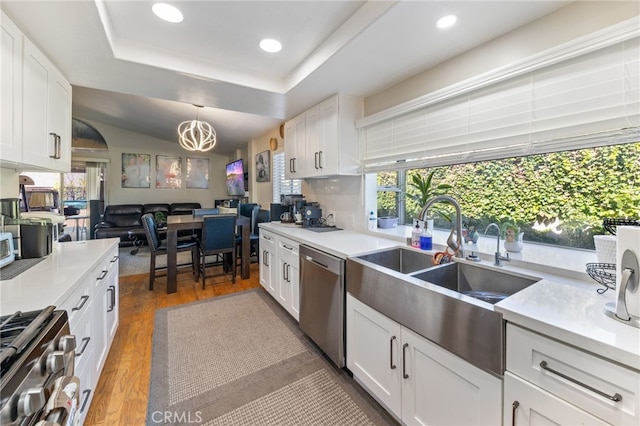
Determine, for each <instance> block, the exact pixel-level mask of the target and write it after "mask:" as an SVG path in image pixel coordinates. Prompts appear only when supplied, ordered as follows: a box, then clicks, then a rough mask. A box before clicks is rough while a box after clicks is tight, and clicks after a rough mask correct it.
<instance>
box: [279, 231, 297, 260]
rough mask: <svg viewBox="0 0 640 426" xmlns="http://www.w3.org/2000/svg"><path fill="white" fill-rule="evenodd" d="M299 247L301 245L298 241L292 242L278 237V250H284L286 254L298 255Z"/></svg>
mask: <svg viewBox="0 0 640 426" xmlns="http://www.w3.org/2000/svg"><path fill="white" fill-rule="evenodd" d="M298 246H299V243H298V242H297V241H293V240H290V239H288V238H285V237H280V236H279V237H278V250H283V251H285V252H289V253H292V254H294V255H295V256H297V255H298Z"/></svg>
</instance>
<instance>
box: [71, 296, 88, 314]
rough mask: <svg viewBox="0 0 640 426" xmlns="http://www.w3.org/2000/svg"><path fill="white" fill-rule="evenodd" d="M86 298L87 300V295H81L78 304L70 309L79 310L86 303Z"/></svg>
mask: <svg viewBox="0 0 640 426" xmlns="http://www.w3.org/2000/svg"><path fill="white" fill-rule="evenodd" d="M87 300H89V296H82V297H81V298H80V304H78V306H75V307H74V308H72V309H71V310H72V311H79V310H80V309H82V308H83V307H84V304H85V303H87Z"/></svg>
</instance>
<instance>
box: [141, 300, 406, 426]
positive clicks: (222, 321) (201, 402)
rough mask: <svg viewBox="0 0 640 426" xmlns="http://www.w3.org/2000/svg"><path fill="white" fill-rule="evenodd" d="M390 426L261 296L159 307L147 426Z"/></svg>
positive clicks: (282, 312)
mask: <svg viewBox="0 0 640 426" xmlns="http://www.w3.org/2000/svg"><path fill="white" fill-rule="evenodd" d="M161 424H172V425H173V424H190V425H193V424H201V425H287V426H288V425H332V426H333V425H363V426H364V425H389V424H396V422H395V421H394V420H393V419H392V418H390V417H389V415H388V414H387V413H386V412H385V411H384V410H383V409H382V408H381V407H380V406H379V405H378V404H377V403H376V402H375V401H374V400H373V399H372V398H371V397H370V396H369V395H367V394H366V392H365V391H364V390H363V389H362V388H361V387H360V386H359V385H357V384H356V383H355V382H354V381H353V379H352V378H350V377H349V376H348V375H347V373H346V372H345V371H343V370H339V369H337V368H335V366H333V365H332V364H331V363H330V362H329V361H328V360H327V359H326V358H325V357H324V356H323V355H322V354H321V353H320V352H319V351H318V349H317V348H316V347H315V345H313V343H312V342H311V341H310V340H309V339H308V338H307V337H306V336H305V335H304V334H303V333H302V331H300V329H299V327H298V324H297V323H296V322H295V321H294V320H293V319H292V318H291V317H290V316H289V314H288V313H287V312H286V311H285V310H284V309H282V308H281V307H280V305H278V304H277V303H276V302H275V301H274V300H273V299H272V298H271V296H269V295H268V294H267V293H266V292H265V291H264V290H263V289H262V288H259V289H254V290H249V291H245V292H242V293H236V294H233V295H229V296H222V297H216V298H214V299H208V300H203V301H198V302H194V303H190V304H187V305H181V306H175V307H171V308H166V309H160V310H158V311H157V312H156V316H155V325H154V332H153V352H152V361H151V383H150V385H149V404H148V407H147V425H161Z"/></svg>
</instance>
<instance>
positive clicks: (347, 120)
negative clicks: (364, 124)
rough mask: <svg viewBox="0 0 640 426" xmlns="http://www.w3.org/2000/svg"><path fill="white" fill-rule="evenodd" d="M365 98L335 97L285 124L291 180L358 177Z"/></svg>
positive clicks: (289, 176)
mask: <svg viewBox="0 0 640 426" xmlns="http://www.w3.org/2000/svg"><path fill="white" fill-rule="evenodd" d="M362 115H363V103H362V99H361V98H357V97H353V96H347V95H341V94H338V95H334V96H332V97H330V98H329V99H327V100H325V101H323V102H321V103H319V104H318V105H316V106H314V107H313V108H311V109H309V110H308V111H306V112H305V113H303V114H301V115H299V116H298V117H296V118H294V119H292V120H290V121H288V122H287V123H286V125H285V157H286V159H287V161H288V163H287V170H286V176H287V178H310V177H325V176H334V175H356V174H358V131H357V129H356V127H355V121H356V120H358V119H360V118H362Z"/></svg>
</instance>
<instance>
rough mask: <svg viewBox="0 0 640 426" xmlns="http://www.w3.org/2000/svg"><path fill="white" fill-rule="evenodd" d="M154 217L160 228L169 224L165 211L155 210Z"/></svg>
mask: <svg viewBox="0 0 640 426" xmlns="http://www.w3.org/2000/svg"><path fill="white" fill-rule="evenodd" d="M153 218H154V219H155V221H156V225H157V226H158V228H164V227H165V226H166V224H167V215H166V214H164V213H163V212H155V213H154V214H153Z"/></svg>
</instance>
